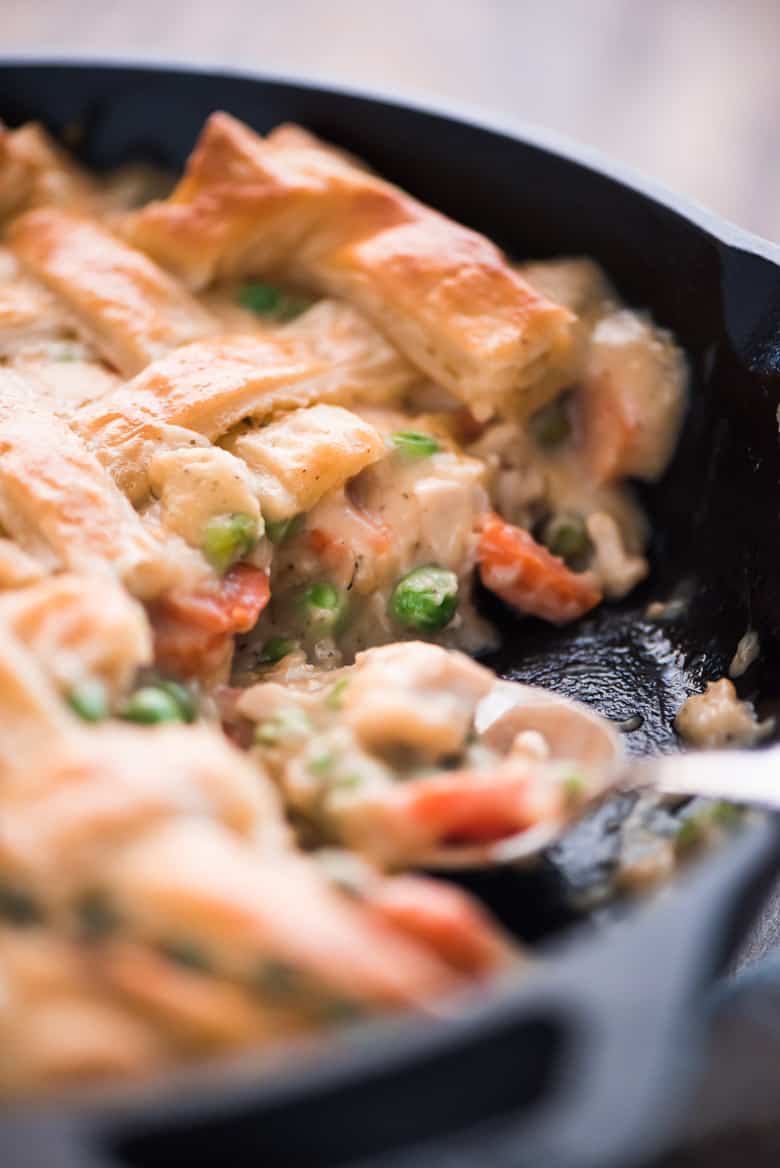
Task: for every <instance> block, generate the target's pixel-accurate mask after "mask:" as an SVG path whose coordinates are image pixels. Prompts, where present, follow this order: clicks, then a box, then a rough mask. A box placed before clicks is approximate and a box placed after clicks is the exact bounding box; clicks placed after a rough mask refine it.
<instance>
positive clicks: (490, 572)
mask: <svg viewBox="0 0 780 1168" xmlns="http://www.w3.org/2000/svg"><path fill="white" fill-rule="evenodd" d="M477 559H478V562H479V573H480V577H481V579H482V583H483V584H484V585H485V587H486V588H487V589H489V590H490V591H491V592H495V594H496V595H497V596H500V597H501V599H502V600H505V601H506V602H507V603H508V604H511V605H513V607H514V608H517V609H519V610H520V611H521V612H527V613H529V614H530V615H531V616H539V617H541V618H542V619H543V620H547V621H552V622H553V624H564V623H565V622H566V621H571V620H576V619H577V618H578V617H580V616H582V615H583V613H586V612H588V611H589V610H590V609H591V608H594V607H595V606H596V605H597V604H598V603H599V601H600V600H601V597H602V594H601V592H600V591H599V589H598V588H597V587H596V586H595V584H594V583H593V580H592V578H591V577H590V576H589V575H588V574H587V573H586V572H572V571H571V569H570V568H567V566H566V564H565V563H564V562H563V560H561V559H559V558H558V557H557V556H554V555H552V554H551V553H550V552H548V550H547V548H545V547H542V545H541V544H538V543H537V542H536V540H535V539H534V537H533V536H532V535H530V534H529V532H527V531H524V530H523V528H522V527H513V526H512V524H511V523H506V522H505V521H504V520H503V519H502V518H501V517H500V515H495V514H492V513H491V514H490V515H488V516H487V518H486V519H485V520H484V523H483V525H482V531H481V534H480V540H479V546H478V549H477Z"/></svg>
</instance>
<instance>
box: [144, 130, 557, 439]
mask: <svg viewBox="0 0 780 1168" xmlns="http://www.w3.org/2000/svg"><path fill="white" fill-rule="evenodd" d="M127 232H128V237H129V238H130V239H132V240H133V241H134V242H135V243H136V244H138V245H139V246H140V247H143V248H144V249H145V250H146V251H148V252H149V254H150V255H153V256H155V258H157V259H158V260H159V261H160V262H161V263H163V264H164V265H165V266H167V267H170V268H171V269H172V270H173V271H175V272H177V273H178V275H179V276H181V278H182V279H184V280H186V281H187V283H188V284H189V285H190V287H193V288H202V287H204V286H206V285H207V284H209V283H211V282H213V281H214V280H215V279H219V278H220V277H223V278H224V277H233V276H237V275H246V274H254V275H258V274H259V275H269V274H270V275H282V276H286V277H287V278H289V279H292V280H293V281H296V282H299V283H301V284H302V285H303V286H304V287H309V288H313V289H315V290H317V291H319V292H324V293H326V294H329V295H334V296H339V297H342V298H343V299H345V300H347V301H349V302H350V303H352V304H354V305H355V306H356V307H358V308H359V309H360V310H361V311H362V312H365V314H366V315H367V316H368V317H369V318H370V319H371V320H372V321H373V323H374V324H375V325H376V326H377V327H378V328H379V329H380V330H381V331H382V332H383V333H384V334H385V335H386V336H388V337H389V338H390V339H391V340H392V341H393V342H394V343H395V344H396V345H397V346H398V347H399V349H400V350H401V351H402V352H403V353H404V354H405V355H406V356H407V357H408V358H409V360H411V361H412V362H413V364H415V365H416V366H417V367H418V368H420V369H421V370H423V371H424V372H425V373H427V374H428V375H429V376H431V377H432V378H433V379H434V380H435V381H437V382H439V383H440V384H441V385H443V386H446V388H447V389H448V390H449V391H450V392H451V393H453V394H455V395H456V396H457V397H459V398H460V399H461V400H463V401H464V402H465V403H466V404H467V405H468V406H469V407H470V408H471V409H472V410H473V412H474V413H475V414H476V415H478V416H480V417H484V416H486V415H489V414H490V413H492V412H493V411H494V410H495V409H496V408H498V407H503V408H507V407H509V408H517V407H518V406H522V404H523V401H524V398H525V397H526V395H529V394H530V398H529V400H531V399H532V404H534V405H538V404H539V397H538V396H537V394H531V390H532V389H534V388H536V387H537V385H538V383H539V382H540V381H541V378H540V377H539V370H540V368H541V363H543V364H544V369H545V373H546V374H547V377H546V379H545V393H547V394H551V393H552V392H554V390H555V388H559V387H560V385H561V381H560V380H557V386H556V378H555V377H554V376H552V373H553V370H554V369H555V368H556V367H562V368H561V370H560V372H561V376H563V377H564V378H565V376H566V374H565V372H564V370H565V368H566V357H567V354H568V349H569V345H570V324H571V322H572V319H573V318H572V317H571V316H570V314H569V313H568V312H567V311H566V310H565V309H563V308H561V307H559V306H557V305H555V304H553V303H552V302H551V301H549V300H546V299H545V298H544V297H542V296H540V295H538V294H537V293H536V292H535V291H534V290H533V289H532V288H531V286H530V285H529V284H527V283H526V282H525V281H524V280H523V279H522V277H521V276H519V275H518V274H517V273H516V272H515V271H513V270H512V269H511V267H510V266H509V264H508V263H507V262H506V260H505V259H504V257H503V256H502V254H501V253H500V252H499V251H498V249H497V248H495V247H494V246H493V245H492V244H491V243H489V242H488V241H487V240H486V239H485V238H484V237H482V236H480V235H478V234H476V233H475V232H473V231H469V230H467V229H466V228H464V227H461V226H459V225H458V224H456V223H453V222H452V221H451V220H449V219H447V218H445V217H444V216H443V215H440V214H438V213H437V212H435V211H432V210H430V209H429V208H427V207H424V206H423V205H422V204H420V203H418V202H416V201H415V200H414V199H412V198H410V197H409V196H408V195H406V194H405V193H404V192H403V191H400V190H398V188H396V187H393V186H391V185H390V184H389V183H386V182H383V181H382V180H381V179H378V178H376V177H375V176H374V175H372V174H370V173H369V172H367V171H366V170H365V169H363V168H361V167H359V166H356V165H354V164H353V163H352V162H351V161H350V160H349V159H347V158H346V157H345V156H343V155H341V154H340V153H337V152H335V151H334V150H333V149H331V148H329V147H326V146H324V145H323V144H322V143H320V142H319V141H318V140H317V139H316V138H314V137H313V136H311V135H309V134H307V133H306V132H305V131H303V130H301V129H300V128H299V127H281V128H280V129H278V130H276V131H274V132H273V133H272V134H270V135H269V136H268V138H265V139H263V138H260V137H259V136H258V135H257V134H254V133H253V132H252V131H251V130H249V129H247V127H245V126H243V125H241V123H239V122H237V121H236V120H235V119H234V118H231V117H229V116H228V115H226V114H214V115H213V116H212V117H211V118H210V119H209V121H208V123H207V124H206V127H205V129H204V131H203V134H202V136H201V139H200V142H199V143H198V146H197V148H196V150H195V152H194V153H193V155H192V157H191V159H190V162H189V165H188V168H187V172H186V174H185V176H184V178H183V179H182V180H181V182H180V183H179V185H178V187H177V188H176V190H175V191H174V193H173V194H172V196H171V197H170V199H168V200H167V201H165V202H158V203H153V204H151V205H150V206H148V207H146V208H144V209H143V210H141V211H140V212H139V213H138V214H137V215H136V216H133V217H132V219H131V220H130V222H129V223H128V226H127Z"/></svg>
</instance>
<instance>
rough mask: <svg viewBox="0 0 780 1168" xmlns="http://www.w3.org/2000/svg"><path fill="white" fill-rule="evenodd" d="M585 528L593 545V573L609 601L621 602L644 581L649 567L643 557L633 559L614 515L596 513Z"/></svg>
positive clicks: (591, 516)
mask: <svg viewBox="0 0 780 1168" xmlns="http://www.w3.org/2000/svg"><path fill="white" fill-rule="evenodd" d="M586 527H587V529H588V535H589V536H590V540H591V543H592V544H593V558H592V560H591V565H590V567H591V571H592V572H593V575H594V576H595V578H596V580H597V581H598V585H599V587H600V589H601V591H602V592H603V593H604V595H605V596H608V597H609V599H610V600H620V599H621V598H622V597H623V596H627V595H628V593H629V592H631V591H632V590H633V589H634V588H635V587H636V586H637V584H638V583H639V581H640V580H644V578H645V576H646V575H647V573H648V572H649V570H650V566H649V564H648V562H647V560H646V559H645V557H644V556H636V555H632V554H631V552H629V551H628V550H627V548H626V546H625V543H624V540H623V534H622V532H621V530H620V527H619V526H618V524H617V522H616V521H615V519H614V517H613V516H612V515H607V513H606V512H604V511H594V512H593V514H592V515H589V516H588V518H587V521H586Z"/></svg>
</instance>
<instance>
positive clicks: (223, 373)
mask: <svg viewBox="0 0 780 1168" xmlns="http://www.w3.org/2000/svg"><path fill="white" fill-rule="evenodd" d="M0 224H2V230H3V239H2V247H1V248H0V808H1V809H2V813H1V814H0V917H2V919H3V921H4V923H3V924H2V925H1V926H0V1088H2V1089H3V1090H4V1091H8V1092H15V1091H26V1090H30V1089H33V1088H38V1087H41V1086H46V1085H50V1084H54V1083H57V1082H61V1081H63V1080H70V1079H82V1078H92V1077H95V1076H101V1075H104V1074H109V1073H111V1074H114V1073H115V1074H123V1073H134V1072H137V1071H140V1070H144V1069H147V1068H151V1067H156V1066H161V1065H166V1064H168V1063H171V1062H173V1061H175V1060H177V1059H179V1058H184V1057H188V1056H190V1055H193V1054H197V1053H199V1052H202V1051H207V1050H215V1049H223V1048H226V1047H234V1046H242V1045H246V1044H249V1043H257V1042H262V1041H266V1040H269V1041H270V1040H272V1039H277V1038H278V1037H280V1036H283V1035H286V1034H290V1033H297V1032H299V1031H303V1030H308V1029H310V1028H312V1027H314V1026H318V1025H322V1024H323V1023H325V1022H328V1021H335V1020H338V1019H346V1018H349V1017H353V1016H356V1015H358V1014H365V1013H372V1012H375V1011H378V1010H383V1009H388V1008H399V1007H407V1008H416V1009H422V1010H427V1011H435V1010H437V1009H440V1006H439V1003H440V1002H442V1001H443V1000H444V999H445V998H446V999H448V1001H449V1000H450V999H451V995H452V994H453V993H455V992H456V991H458V990H460V989H463V988H464V987H465V986H467V985H468V984H469V983H471V982H473V981H474V980H475V979H476V980H478V979H479V978H483V977H485V976H487V975H488V974H491V973H493V972H494V971H495V970H496V969H500V968H503V967H505V966H507V965H509V964H511V963H517V962H518V961H520V960H521V956H520V954H519V953H518V950H517V947H516V946H515V945H514V943H512V942H510V941H509V940H508V939H507V938H506V937H505V936H504V935H503V934H502V932H501V930H500V929H499V927H498V926H497V925H496V924H495V923H494V922H493V921H492V920H491V919H490V918H489V917H488V915H487V914H486V913H485V912H484V910H483V909H482V908H481V907H480V906H479V905H478V904H477V903H476V902H475V901H474V900H472V899H471V898H470V897H469V896H468V895H467V894H466V893H464V892H462V891H460V890H459V889H458V888H457V887H455V886H453V885H451V884H447V883H444V882H442V881H441V880H436V879H434V878H432V877H430V876H423V875H416V874H412V872H413V870H414V869H422V868H425V867H430V866H431V865H433V864H440V863H444V862H447V861H448V860H449V861H450V862H453V861H454V860H455V858H456V857H457V856H460V857H461V858H462V857H463V856H464V855H466V853H468V849H472V852H471V853H470V854H471V855H472V856H473V854H474V852H473V849H475V848H476V849H477V850H479V849H480V848H483V849H484V848H490V847H491V846H493V845H496V844H497V843H500V842H501V841H507V840H512V839H513V838H516V837H518V836H519V835H521V834H522V833H526V832H533V831H536V832H539V833H541V835H543V834H544V832H545V831H549V832H551V833H554V831H555V830H557V829H558V828H559V827H560V826H561V825H562V824H564V823H565V822H566V821H567V820H568V819H569V818H570V817H571V816H572V815H574V814H575V813H576V812H577V810H578V809H579V808H580V807H581V806H582V804H583V802H584V801H586V800H587V799H588V798H589V797H590V796H591V795H592V794H593V793H594V792H595V791H598V790H600V789H601V788H602V787H603V786H605V785H606V784H607V783H608V782H609V781H610V778H611V776H612V775H613V773H614V768H615V766H616V765H617V762H618V758H619V753H620V751H619V747H618V746H617V745H616V739H615V736H614V732H613V731H612V730H611V729H610V727H609V726H608V725H607V724H606V723H603V722H601V720H599V719H597V718H596V717H595V716H593V715H588V714H587V713H586V712H583V711H582V710H579V709H578V708H576V707H573V706H572V704H571V703H566V702H564V701H563V700H558V699H554V698H551V697H550V696H549V695H543V694H539V693H536V694H535V693H533V692H530V693H525V694H524V696H523V703H521V706H520V708H521V709H522V711H523V712H522V713H519V714H518V713H517V712H516V713H514V714H512V715H511V716H510V714H508V713H505V714H504V715H501V716H498V717H497V718H495V719H494V720H493V721H492V722H491V721H489V720H486V715H484V701H485V699H486V698H487V696H488V694H489V693H491V692H492V691H493V688H494V678H493V676H492V675H491V674H490V673H489V672H488V671H487V670H485V669H484V668H483V667H481V666H479V665H477V664H475V663H474V662H473V661H471V660H470V659H469V658H468V657H466V656H465V655H463V653H461V652H460V650H464V651H466V652H467V653H470V654H474V653H478V652H480V651H481V650H485V649H487V648H490V647H492V646H493V645H494V644H495V632H494V630H493V629H492V628H491V626H490V625H489V624H488V623H487V622H486V621H485V620H484V619H483V618H482V617H481V616H480V615H479V614H478V612H477V609H476V607H475V603H474V597H473V590H474V581H475V579H476V578H479V580H480V581H481V584H482V586H484V588H486V589H487V590H488V591H489V592H492V593H494V594H495V595H496V596H498V597H499V598H501V599H502V600H503V601H504V602H506V603H507V604H508V605H510V606H511V607H513V608H514V609H516V610H517V611H518V612H520V613H523V614H527V615H529V616H533V617H537V618H540V619H542V620H544V621H548V622H552V623H556V624H559V623H564V622H569V621H574V620H577V619H578V618H580V617H581V616H583V615H584V614H586V613H587V612H589V611H590V610H592V609H594V608H595V607H596V606H597V605H599V604H600V603H602V602H605V601H607V602H608V601H610V600H614V599H619V598H620V597H623V596H625V595H626V594H627V593H628V592H630V591H631V589H632V588H634V587H635V586H636V584H637V583H638V582H639V581H640V580H641V579H642V578H643V577H644V576H645V574H646V572H647V569H648V565H647V561H646V559H645V555H644V549H645V544H646V538H647V525H646V522H645V519H644V517H643V514H642V512H641V509H640V508H639V506H638V504H637V502H636V500H635V498H634V497H633V495H632V492H631V487H630V485H628V483H627V480H628V479H644V480H652V479H654V478H656V477H657V476H658V475H660V474H661V473H662V471H663V470H664V468H665V466H666V464H667V462H668V460H669V458H670V456H671V453H672V451H673V449H674V445H675V441H676V438H677V434H678V432H679V428H680V425H681V420H682V416H683V412H684V408H685V399H686V363H685V359H684V357H683V354H682V353H681V351H680V349H679V347H678V346H677V345H676V344H675V341H674V339H673V338H672V337H671V336H670V335H669V334H668V333H667V332H666V331H664V330H663V329H660V328H658V327H657V326H656V325H655V324H654V323H653V321H652V320H651V319H650V317H649V316H648V315H647V314H645V313H643V312H640V311H636V310H634V309H632V308H629V307H627V306H625V305H624V304H622V303H621V301H620V298H619V296H618V294H617V292H616V291H615V290H614V289H613V288H612V286H611V285H610V283H609V281H608V279H607V277H606V275H605V274H604V273H603V272H602V271H601V269H600V268H599V267H598V265H597V264H595V263H594V262H592V261H591V260H588V259H580V258H575V259H560V260H550V261H542V262H533V263H526V264H519V265H518V264H513V263H510V262H509V261H508V260H507V259H506V257H505V256H504V255H503V254H502V253H501V252H499V251H498V250H497V249H496V248H495V247H494V246H493V245H492V244H491V243H490V242H489V241H488V240H486V239H485V238H483V237H482V236H480V235H477V234H476V233H474V232H472V231H470V230H467V229H466V228H464V227H461V226H459V225H458V224H456V223H454V222H452V221H450V220H449V219H447V218H445V217H444V216H442V215H440V214H439V213H437V212H435V211H433V210H431V209H429V208H427V207H425V206H423V205H421V204H420V203H418V202H417V201H415V200H414V199H413V198H411V197H410V196H409V195H407V194H405V193H404V192H402V191H400V190H398V189H397V188H395V187H393V186H391V185H390V184H389V183H387V182H385V181H384V180H382V179H381V178H379V177H378V176H376V175H375V174H373V173H372V172H371V171H370V170H368V169H367V168H366V167H365V166H364V165H363V164H362V163H361V162H360V161H358V160H356V159H354V158H351V157H349V156H348V155H346V154H344V153H343V152H341V151H339V150H337V149H335V148H334V147H331V146H329V145H326V144H325V143H323V142H320V141H319V140H317V139H316V138H314V137H312V136H311V135H310V134H308V133H307V132H306V131H304V130H302V129H300V128H298V127H295V126H281V127H279V128H278V129H276V130H275V131H273V132H272V133H271V134H269V135H268V136H267V137H265V138H261V137H259V136H258V135H256V134H255V133H253V132H252V131H251V130H250V129H248V128H247V127H245V126H243V125H241V124H240V123H239V122H237V121H235V120H234V119H233V118H231V117H229V116H228V115H226V114H215V115H213V116H212V117H211V118H210V119H209V121H208V122H207V124H206V126H205V128H204V130H203V132H202V134H201V137H200V139H199V141H198V143H197V145H196V147H195V150H194V152H193V154H192V156H191V158H190V160H189V162H188V164H187V167H186V170H185V173H184V175H183V177H182V178H181V179H180V181H179V182H178V183H177V185H176V186H175V187H174V188H173V189H172V190H170V191H167V192H166V191H165V189H164V183H163V182H162V181H161V180H160V178H159V176H156V175H153V174H151V173H146V172H144V171H139V170H128V171H124V172H121V173H119V174H117V175H115V176H110V177H108V178H105V177H102V178H101V177H95V176H92V175H89V174H87V173H85V172H84V171H82V170H81V169H80V168H79V167H78V165H77V164H76V163H75V162H74V161H73V160H72V159H70V158H69V157H67V156H66V155H65V154H64V153H63V152H62V151H61V150H60V148H59V147H58V146H57V145H56V144H55V143H54V142H53V141H52V140H51V139H50V138H49V137H48V136H47V135H46V133H45V132H44V131H43V130H42V129H41V128H40V127H38V126H34V125H28V126H23V127H22V128H20V129H16V130H6V129H3V130H0ZM540 838H541V837H540ZM464 849H465V850H466V851H465V852H464ZM448 1008H449V1006H448Z"/></svg>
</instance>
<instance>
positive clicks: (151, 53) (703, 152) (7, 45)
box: [0, 0, 780, 240]
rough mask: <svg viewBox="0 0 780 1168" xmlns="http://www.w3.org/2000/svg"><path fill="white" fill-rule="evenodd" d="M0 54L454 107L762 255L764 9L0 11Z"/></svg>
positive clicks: (124, 1)
mask: <svg viewBox="0 0 780 1168" xmlns="http://www.w3.org/2000/svg"><path fill="white" fill-rule="evenodd" d="M0 51H2V52H4V53H6V54H8V53H13V52H42V51H49V52H53V53H63V54H79V53H84V54H86V53H89V54H99V55H113V56H132V57H145V58H149V57H156V58H170V59H175V60H183V61H198V62H202V63H206V64H214V65H221V66H230V67H234V68H242V67H243V68H248V69H254V70H258V71H262V70H264V69H268V70H273V71H276V72H282V73H285V72H289V73H292V74H298V75H301V76H304V77H306V76H311V77H316V78H317V79H324V80H331V81H335V82H338V83H341V84H346V85H354V86H357V87H365V88H380V89H389V90H392V91H393V92H396V93H398V94H399V95H400V96H403V95H405V94H420V95H423V96H425V95H430V96H431V97H433V98H434V99H436V98H439V99H441V100H444V101H445V102H446V101H447V100H450V101H456V102H459V103H466V104H469V103H471V104H475V105H478V106H482V107H484V108H485V109H486V110H487V111H488V112H489V111H491V110H493V111H496V112H498V113H499V114H500V115H501V116H502V117H503V118H511V119H518V120H522V121H528V122H532V123H538V124H539V125H542V126H547V127H550V128H552V129H554V130H556V131H557V132H558V133H561V134H564V135H566V136H568V137H570V138H575V139H578V140H580V141H581V142H585V143H588V144H589V145H591V146H595V147H596V148H597V149H599V150H601V151H604V152H605V153H607V154H610V155H612V156H614V157H615V158H617V159H619V160H621V161H622V162H625V163H628V164H629V165H631V166H633V167H636V168H638V169H639V170H642V171H644V172H646V173H647V174H650V175H652V176H654V177H655V178H657V179H659V180H660V181H662V182H664V183H666V184H667V185H669V186H671V187H674V188H675V189H677V190H678V191H681V192H683V193H685V194H686V195H688V196H689V197H691V198H693V199H696V200H697V201H699V202H701V203H703V204H705V205H707V206H709V207H710V208H712V209H713V210H715V211H717V212H719V213H720V214H722V215H725V216H726V217H727V218H728V219H731V220H732V221H733V222H735V223H738V224H739V225H740V226H742V227H745V228H747V229H749V230H751V231H755V232H758V233H759V234H762V235H765V236H767V237H768V238H770V239H773V240H780V133H778V124H779V122H780V68H778V59H779V57H780V0H644V2H643V0H548V2H546V3H539V2H531V0H390V2H389V3H388V2H385V3H381V4H379V3H376V2H374V3H372V2H371V0H265V2H264V0H251V2H250V0H213V2H211V3H198V2H197V0H130V2H128V0H74V2H71V3H68V2H67V0H0Z"/></svg>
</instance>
